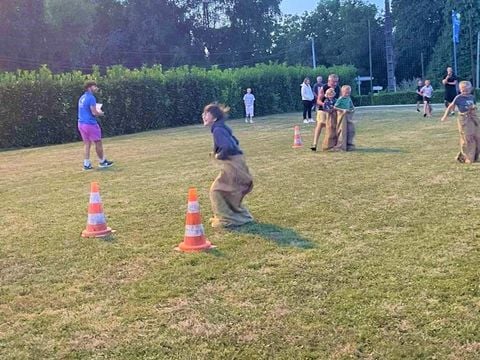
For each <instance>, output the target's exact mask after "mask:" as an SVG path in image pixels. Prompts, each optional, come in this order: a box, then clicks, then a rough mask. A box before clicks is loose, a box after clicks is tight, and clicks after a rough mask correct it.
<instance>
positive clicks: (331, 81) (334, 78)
mask: <svg viewBox="0 0 480 360" xmlns="http://www.w3.org/2000/svg"><path fill="white" fill-rule="evenodd" d="M337 85H338V75H336V74H330V75H328V86H330V87H335V86H337Z"/></svg>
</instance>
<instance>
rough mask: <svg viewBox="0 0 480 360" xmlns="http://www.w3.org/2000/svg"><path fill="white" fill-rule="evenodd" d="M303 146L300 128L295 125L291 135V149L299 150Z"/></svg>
mask: <svg viewBox="0 0 480 360" xmlns="http://www.w3.org/2000/svg"><path fill="white" fill-rule="evenodd" d="M302 146H303V141H302V136H301V135H300V126H298V125H295V128H294V135H293V145H292V148H294V149H295V148H300V147H302Z"/></svg>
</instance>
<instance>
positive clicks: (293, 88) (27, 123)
mask: <svg viewBox="0 0 480 360" xmlns="http://www.w3.org/2000/svg"><path fill="white" fill-rule="evenodd" d="M332 72H335V73H337V74H338V75H339V76H340V79H341V81H342V83H345V84H351V83H352V82H353V78H354V76H355V74H356V70H355V68H354V67H352V66H337V67H332V68H325V67H320V68H318V69H316V70H313V69H311V68H307V67H299V66H297V67H293V66H286V65H281V64H270V65H266V64H261V65H257V66H255V67H253V68H246V67H245V68H239V69H227V70H220V69H218V68H213V69H211V70H205V69H199V68H188V67H180V68H174V69H169V70H167V71H164V70H163V69H162V67H161V66H154V67H150V68H147V67H144V68H141V69H136V70H129V69H126V68H124V67H122V66H114V67H111V68H109V69H108V70H107V72H106V74H104V75H103V76H100V74H99V72H98V69H96V68H94V69H93V74H91V75H85V74H82V73H81V72H71V73H65V74H57V75H55V74H52V73H51V72H50V70H48V69H47V68H46V67H42V68H40V69H39V70H36V71H18V72H16V73H3V74H0V148H11V147H24V146H37V145H46V144H57V143H64V142H70V141H74V140H78V139H79V136H78V132H77V101H78V98H79V97H80V95H81V94H82V92H83V89H82V85H83V82H84V81H85V79H87V78H94V79H96V80H97V82H98V83H99V86H100V92H99V93H98V94H97V101H98V102H101V103H103V104H104V106H103V109H104V111H105V113H106V116H105V118H102V119H101V120H100V122H101V126H102V130H103V133H104V135H105V136H112V135H120V134H130V133H135V132H139V131H145V130H151V129H160V128H164V127H172V126H181V125H187V124H194V123H198V122H200V118H201V117H200V115H201V112H202V109H203V107H204V106H205V105H206V104H208V103H210V102H213V101H218V102H221V103H224V104H226V105H228V106H230V108H231V116H232V117H234V118H235V117H242V116H243V111H244V109H243V100H242V99H243V95H244V93H245V90H246V88H247V87H251V88H252V89H253V93H254V95H255V97H256V99H257V101H256V104H255V113H256V115H259V116H261V115H268V114H274V113H279V112H288V111H295V110H300V109H301V104H302V103H301V98H300V84H301V82H302V81H303V79H304V78H305V77H306V76H309V77H310V78H311V79H312V83H313V82H314V81H315V80H314V79H315V78H316V76H317V75H318V74H321V75H323V76H324V77H326V76H327V75H328V74H329V73H332Z"/></svg>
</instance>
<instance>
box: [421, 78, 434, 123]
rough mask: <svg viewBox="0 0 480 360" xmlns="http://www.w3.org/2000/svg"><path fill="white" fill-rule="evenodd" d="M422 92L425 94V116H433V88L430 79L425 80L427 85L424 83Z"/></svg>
mask: <svg viewBox="0 0 480 360" xmlns="http://www.w3.org/2000/svg"><path fill="white" fill-rule="evenodd" d="M420 93H421V94H422V96H423V117H427V116H428V117H430V116H432V106H431V105H430V102H431V101H432V96H433V88H432V85H430V80H425V85H423V87H422V89H421V90H420Z"/></svg>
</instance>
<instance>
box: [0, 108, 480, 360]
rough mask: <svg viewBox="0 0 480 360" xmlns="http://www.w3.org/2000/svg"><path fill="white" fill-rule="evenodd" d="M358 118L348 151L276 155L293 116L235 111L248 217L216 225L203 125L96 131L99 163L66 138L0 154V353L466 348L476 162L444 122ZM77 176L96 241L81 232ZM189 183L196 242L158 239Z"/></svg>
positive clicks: (471, 325)
mask: <svg viewBox="0 0 480 360" xmlns="http://www.w3.org/2000/svg"><path fill="white" fill-rule="evenodd" d="M437 114H438V112H437ZM356 117H357V120H358V124H357V139H356V143H357V146H358V151H355V152H349V153H311V152H310V150H309V149H308V147H305V148H303V149H295V150H294V149H292V148H291V144H292V142H293V125H294V124H295V123H296V122H297V121H298V119H299V116H298V114H288V115H278V116H271V117H266V118H259V119H257V123H256V125H255V126H248V125H246V124H243V123H242V122H241V121H231V123H230V124H231V126H232V127H233V129H234V131H235V134H236V136H237V137H238V138H239V139H240V141H241V145H242V148H243V149H244V151H245V153H246V156H247V162H248V164H249V167H250V169H251V171H252V173H253V174H254V177H255V188H254V191H253V193H252V194H250V195H249V196H248V197H247V199H246V200H247V201H246V202H247V205H248V206H249V208H250V210H251V212H252V213H253V215H254V216H255V218H256V220H257V223H255V224H252V225H249V226H246V227H244V228H240V229H239V230H237V231H232V232H226V231H223V232H222V231H221V232H215V231H213V230H212V229H211V228H209V227H208V226H207V224H208V221H207V220H208V218H209V217H210V216H211V210H210V204H209V200H208V188H209V186H210V183H211V181H212V180H213V179H214V177H215V176H216V174H217V169H216V167H215V165H214V164H213V163H212V162H211V160H210V159H209V158H208V153H209V151H210V148H211V138H210V136H211V135H210V133H209V131H208V130H206V129H203V128H201V127H200V126H192V127H185V128H180V129H170V130H163V131H154V132H149V133H143V134H137V135H133V136H124V137H118V138H111V139H106V141H105V147H106V150H107V155H108V156H109V157H110V158H112V159H113V160H115V167H113V168H111V169H108V170H106V171H99V170H95V171H93V172H82V171H81V170H80V167H81V144H80V143H75V144H68V145H61V146H51V147H44V148H36V149H27V150H18V151H8V152H1V153H0V191H1V200H2V205H1V207H0V237H1V240H0V277H1V288H0V358H3V359H40V358H49V359H50V358H65V359H92V358H109V359H348V358H366V359H399V358H404V359H478V358H479V357H480V316H479V315H480V287H479V272H480V271H479V263H480V245H479V242H480V237H479V230H478V226H479V225H478V220H479V216H478V207H479V205H480V195H479V194H478V179H479V173H480V167H479V166H478V165H475V164H474V165H470V166H466V165H461V164H457V163H455V161H454V160H453V159H454V156H455V154H456V152H457V150H458V135H457V130H456V127H455V125H454V122H453V121H451V122H450V123H448V124H441V123H439V122H438V121H435V120H434V119H424V118H421V117H419V116H418V115H417V114H416V113H415V112H413V111H412V108H408V109H406V108H391V109H387V110H385V109H381V110H375V109H370V110H359V111H358V112H357V114H356ZM311 129H312V128H311V127H308V128H307V127H306V126H302V132H303V138H304V141H305V143H306V145H309V143H310V141H311V133H310V131H311ZM93 180H96V181H99V182H100V186H101V194H102V199H103V202H104V209H105V213H106V215H107V218H108V224H109V226H111V227H112V228H114V229H115V230H116V231H117V233H116V235H115V237H114V239H113V240H110V241H102V240H98V239H82V238H80V236H79V235H80V232H81V231H82V230H83V229H84V227H85V223H86V206H87V203H88V196H89V193H88V192H89V183H90V181H93ZM190 186H196V187H197V188H198V190H199V194H200V204H201V207H202V216H203V219H204V224H205V225H206V233H207V237H208V238H209V240H210V241H211V242H212V243H214V244H215V245H217V246H218V248H217V249H216V250H214V251H211V252H209V253H200V254H183V253H178V252H175V251H174V250H173V249H174V247H175V246H176V245H177V244H178V243H179V242H181V241H182V238H183V232H184V220H185V211H186V195H187V189H188V187H190Z"/></svg>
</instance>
